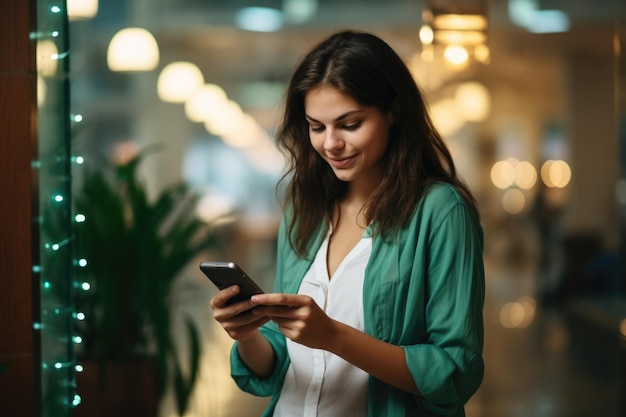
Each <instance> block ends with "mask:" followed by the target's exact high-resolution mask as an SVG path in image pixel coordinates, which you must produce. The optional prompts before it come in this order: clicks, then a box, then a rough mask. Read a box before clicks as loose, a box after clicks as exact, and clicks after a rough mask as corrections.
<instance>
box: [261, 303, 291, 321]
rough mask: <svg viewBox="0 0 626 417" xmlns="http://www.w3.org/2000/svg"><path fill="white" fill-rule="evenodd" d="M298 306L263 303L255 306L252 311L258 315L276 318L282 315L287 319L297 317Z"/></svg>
mask: <svg viewBox="0 0 626 417" xmlns="http://www.w3.org/2000/svg"><path fill="white" fill-rule="evenodd" d="M297 308H298V307H291V306H282V305H269V306H268V305H265V304H264V305H262V306H258V307H254V309H252V312H253V313H254V314H255V315H257V316H266V317H271V318H272V319H274V318H275V317H282V318H287V319H290V320H291V319H294V318H296V314H295V313H296V309H297Z"/></svg>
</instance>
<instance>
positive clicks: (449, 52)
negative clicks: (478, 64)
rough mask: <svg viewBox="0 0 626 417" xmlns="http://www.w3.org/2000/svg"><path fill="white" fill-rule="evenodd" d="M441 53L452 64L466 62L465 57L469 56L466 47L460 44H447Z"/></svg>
mask: <svg viewBox="0 0 626 417" xmlns="http://www.w3.org/2000/svg"><path fill="white" fill-rule="evenodd" d="M443 55H444V56H445V57H446V59H447V60H448V62H450V63H451V64H454V65H463V64H465V63H467V59H468V58H469V54H468V53H467V49H465V48H464V47H462V46H460V45H449V46H447V47H446V49H445V50H444V51H443Z"/></svg>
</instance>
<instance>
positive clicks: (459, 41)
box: [435, 30, 487, 45]
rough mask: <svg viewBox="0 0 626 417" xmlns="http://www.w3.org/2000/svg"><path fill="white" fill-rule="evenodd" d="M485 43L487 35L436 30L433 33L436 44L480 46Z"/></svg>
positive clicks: (475, 32)
mask: <svg viewBox="0 0 626 417" xmlns="http://www.w3.org/2000/svg"><path fill="white" fill-rule="evenodd" d="M486 41H487V35H485V34H484V33H483V32H478V31H465V30H438V31H437V32H435V42H436V43H438V44H453V45H482V44H483V43H484V42H486Z"/></svg>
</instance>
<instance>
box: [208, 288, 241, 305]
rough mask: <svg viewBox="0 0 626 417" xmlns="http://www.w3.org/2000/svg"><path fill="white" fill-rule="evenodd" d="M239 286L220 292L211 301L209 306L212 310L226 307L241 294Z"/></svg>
mask: <svg viewBox="0 0 626 417" xmlns="http://www.w3.org/2000/svg"><path fill="white" fill-rule="evenodd" d="M239 291H240V289H239V286H238V285H231V286H230V287H226V288H224V289H223V290H220V291H218V293H217V294H215V296H214V297H213V298H212V299H211V302H210V303H209V305H210V306H211V308H212V309H214V310H215V309H216V308H221V307H224V306H225V305H226V302H227V301H228V300H230V299H231V298H232V297H234V296H235V295H237V294H239Z"/></svg>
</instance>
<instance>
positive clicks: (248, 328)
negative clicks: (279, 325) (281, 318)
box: [224, 317, 269, 340]
mask: <svg viewBox="0 0 626 417" xmlns="http://www.w3.org/2000/svg"><path fill="white" fill-rule="evenodd" d="M268 321H269V318H268V317H261V318H258V319H257V320H254V321H252V322H250V323H248V324H246V325H244V326H238V327H228V328H227V327H224V330H226V332H227V333H228V335H229V336H230V337H231V338H232V339H234V340H242V339H245V338H246V337H248V336H250V335H251V333H252V332H253V331H254V330H256V329H258V328H259V327H261V326H262V325H264V324H265V323H267V322H268Z"/></svg>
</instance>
